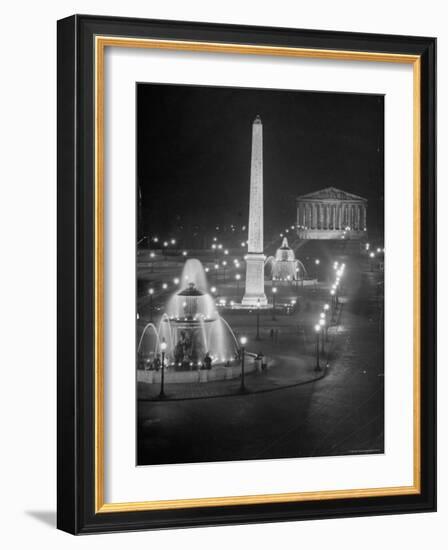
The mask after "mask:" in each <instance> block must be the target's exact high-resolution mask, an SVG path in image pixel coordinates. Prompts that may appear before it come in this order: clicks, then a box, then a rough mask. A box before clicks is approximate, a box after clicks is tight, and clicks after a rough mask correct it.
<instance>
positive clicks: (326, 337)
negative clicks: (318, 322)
mask: <svg viewBox="0 0 448 550" xmlns="http://www.w3.org/2000/svg"><path fill="white" fill-rule="evenodd" d="M329 309H330V305H329V304H325V305H324V314H325V319H326V318H327V314H328V310H329ZM325 339H326V340H327V341H328V323H327V324H326V325H325Z"/></svg>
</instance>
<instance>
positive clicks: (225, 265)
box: [222, 260, 227, 282]
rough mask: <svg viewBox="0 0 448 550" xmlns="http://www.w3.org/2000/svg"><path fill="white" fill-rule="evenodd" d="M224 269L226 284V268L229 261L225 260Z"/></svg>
mask: <svg viewBox="0 0 448 550" xmlns="http://www.w3.org/2000/svg"><path fill="white" fill-rule="evenodd" d="M222 267H223V271H224V282H226V267H227V261H226V260H224V261H223V262H222Z"/></svg>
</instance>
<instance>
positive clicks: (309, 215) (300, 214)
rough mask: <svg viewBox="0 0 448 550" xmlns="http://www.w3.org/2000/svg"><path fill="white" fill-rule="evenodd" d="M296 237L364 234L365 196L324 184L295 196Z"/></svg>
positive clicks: (318, 237) (365, 218)
mask: <svg viewBox="0 0 448 550" xmlns="http://www.w3.org/2000/svg"><path fill="white" fill-rule="evenodd" d="M296 206H297V235H298V236H299V238H300V239H362V238H365V237H367V199H364V198H363V197H360V196H358V195H354V194H353V193H347V192H346V191H342V190H341V189H336V188H335V187H327V188H325V189H321V190H320V191H316V192H313V193H308V194H307V195H302V196H300V197H297V199H296Z"/></svg>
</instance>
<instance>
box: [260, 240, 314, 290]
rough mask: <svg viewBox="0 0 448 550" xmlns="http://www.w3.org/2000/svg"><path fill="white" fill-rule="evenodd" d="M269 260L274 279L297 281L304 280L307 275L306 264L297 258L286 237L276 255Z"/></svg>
mask: <svg viewBox="0 0 448 550" xmlns="http://www.w3.org/2000/svg"><path fill="white" fill-rule="evenodd" d="M268 262H269V263H268V266H270V267H271V277H272V280H273V281H297V280H300V279H302V280H303V279H304V278H305V277H306V276H307V273H306V270H305V266H304V265H303V263H302V262H301V261H300V260H298V259H297V258H296V255H295V254H294V250H292V248H290V247H289V245H288V239H287V238H286V237H285V238H284V239H283V242H282V245H281V247H280V248H278V249H277V252H276V253H275V257H273V256H271V257H269V258H268Z"/></svg>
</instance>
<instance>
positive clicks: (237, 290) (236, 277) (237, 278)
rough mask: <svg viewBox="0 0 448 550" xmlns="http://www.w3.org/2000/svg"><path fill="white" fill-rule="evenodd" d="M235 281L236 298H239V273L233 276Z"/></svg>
mask: <svg viewBox="0 0 448 550" xmlns="http://www.w3.org/2000/svg"><path fill="white" fill-rule="evenodd" d="M235 279H236V292H237V294H238V296H239V294H240V279H241V275H240V274H239V273H237V274H236V275H235Z"/></svg>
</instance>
